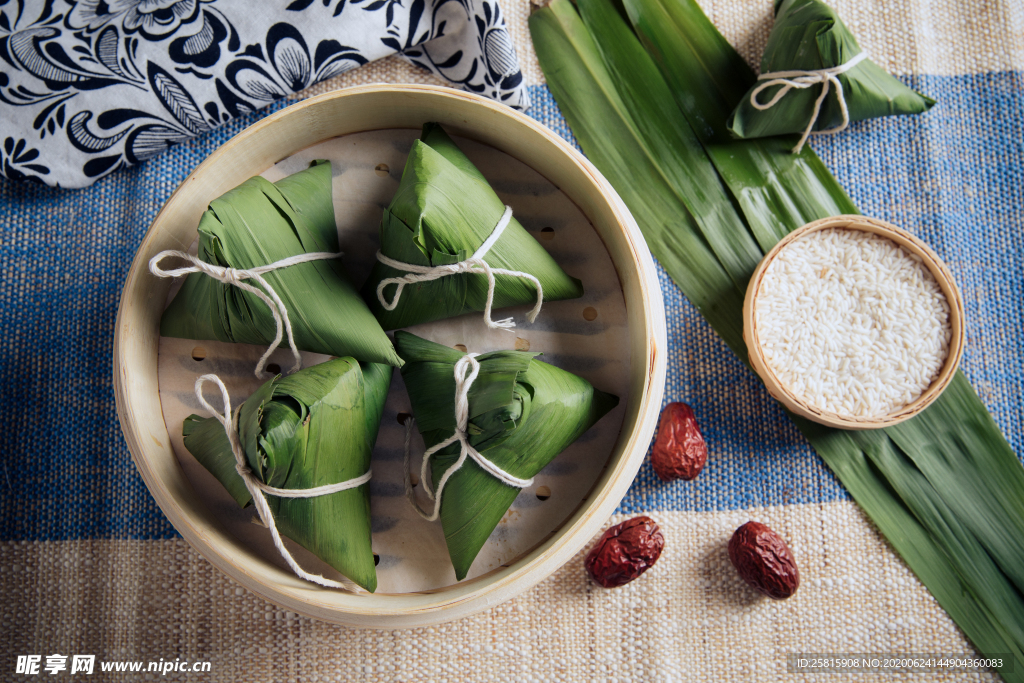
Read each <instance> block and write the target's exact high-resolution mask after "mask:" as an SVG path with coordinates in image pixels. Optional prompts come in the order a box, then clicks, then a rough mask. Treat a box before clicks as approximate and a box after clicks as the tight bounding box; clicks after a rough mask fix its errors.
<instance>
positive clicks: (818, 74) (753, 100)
mask: <svg viewBox="0 0 1024 683" xmlns="http://www.w3.org/2000/svg"><path fill="white" fill-rule="evenodd" d="M867 56H868V55H867V53H866V52H861V53H860V54H858V55H857V56H856V57H854V58H853V59H851V60H850V61H848V62H846V63H845V64H840V65H839V66H834V67H832V68H829V69H816V70H814V71H772V72H771V73H766V74H761V75H760V76H758V77H757V80H759V81H766V82H765V83H762V84H761V85H759V86H758V87H756V88H754V91H753V92H752V93H750V104H752V105H753V106H754V108H755V109H757V110H759V111H764V110H766V109H771V108H772V107H774V106H775V104H776V103H777V102H778V101H779V100H781V99H782V98H783V97H785V96H786V95H788V94H789V91H790V90H792V89H794V88H796V89H798V90H804V89H805V88H810V87H811V86H813V85H817V84H818V83H821V94H820V95H818V99H817V100H815V102H814V112H813V113H812V114H811V120H810V122H809V123H808V124H807V128H806V129H804V134H803V135H801V136H800V142H798V143H797V145H796V147H794V148H793V153H794V154H798V153H799V152H800V150H801V149H803V147H804V143H805V142H807V137H808V136H809V135H810V134H811V132H812V130H811V129H812V128H814V124H815V122H817V120H818V115H819V114H820V113H821V105H822V103H823V102H824V101H825V97H826V96H827V95H828V92H829V89H830V86H831V85H835V87H836V99H838V100H839V109H840V111H842V112H843V123H842V124H841V125H838V126H836V127H835V128H830V129H828V130H820V131H816V132H815V135H832V134H834V133H838V132H840V131H842V130H846V127H847V126H848V125H850V112H849V110H848V109H847V108H846V98H845V97H844V96H843V84H842V83H840V82H839V78H838V77H839V74H841V73H846V72H847V71H849V70H850V69H852V68H853V67H855V66H857V65H858V64H860V63H861V61H863V60H865V59H867ZM776 85H781V86H783V87H782V88H780V89H779V91H778V92H777V93H775V96H774V97H772V99H771V100H770V101H769V102H767V103H765V104H761V103H760V102H758V101H757V96H758V95H759V94H761V91H762V90H766V89H767V88H771V87H773V86H776Z"/></svg>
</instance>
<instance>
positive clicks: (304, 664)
mask: <svg viewBox="0 0 1024 683" xmlns="http://www.w3.org/2000/svg"><path fill="white" fill-rule="evenodd" d="M652 514H653V516H654V517H655V519H656V520H657V521H658V523H659V524H660V525H661V526H662V528H663V530H664V533H665V537H666V544H665V552H664V554H663V556H662V558H661V559H660V560H659V562H658V564H657V565H656V566H655V568H654V569H652V570H651V571H650V572H648V573H647V575H645V576H644V577H642V578H641V579H640V580H637V581H635V582H633V583H632V584H629V585H627V586H624V587H622V588H619V589H615V590H606V589H602V588H599V587H597V586H595V585H594V584H592V583H591V582H590V581H589V579H588V578H587V576H586V573H585V572H584V570H583V562H582V559H583V557H582V553H581V554H580V556H578V557H576V558H574V559H573V560H572V561H570V562H569V563H568V564H567V565H566V566H565V567H563V568H562V569H561V570H559V571H558V572H556V573H555V574H554V575H553V576H551V577H550V578H549V579H547V580H546V581H544V582H542V583H541V584H540V585H538V586H537V587H536V588H534V589H533V590H531V591H529V592H527V593H526V594H524V595H522V596H521V597H519V598H517V599H514V600H511V601H509V602H507V603H505V604H503V605H501V606H499V607H496V608H494V609H491V610H490V611H487V612H484V613H482V614H479V615H476V616H472V617H469V618H466V619H463V620H461V621H458V622H455V623H452V624H448V625H443V626H436V627H433V628H422V629H409V630H393V631H391V630H388V631H380V630H353V629H347V628H344V627H341V626H334V625H331V624H326V623H323V622H320V621H315V620H313V619H308V618H305V617H300V616H297V615H296V614H294V613H291V612H286V611H284V610H280V609H278V608H276V607H275V606H273V605H271V604H270V603H267V602H265V601H264V600H262V599H261V598H258V597H256V596H254V595H253V594H251V593H249V592H248V591H246V590H244V589H242V588H241V587H239V586H238V585H237V584H236V583H235V582H233V581H232V580H230V579H228V578H226V577H225V576H224V575H223V574H221V573H220V572H219V571H218V570H217V569H215V568H214V567H213V566H212V565H210V564H209V563H208V562H207V561H206V560H204V559H203V558H202V557H200V556H199V555H198V554H197V553H196V552H195V551H193V550H192V549H191V548H190V547H189V546H188V545H187V544H186V543H185V542H184V541H180V540H179V541H73V542H65V543H42V542H33V543H21V544H5V545H2V546H0V566H3V567H4V568H5V571H4V573H3V580H2V583H3V586H2V588H3V592H4V596H5V598H4V607H3V615H2V619H3V624H4V628H5V630H6V629H8V628H10V627H12V626H14V627H15V628H14V630H13V631H12V632H11V633H10V634H9V636H8V637H9V638H12V639H13V643H14V647H13V651H14V652H17V653H39V654H42V655H44V656H45V655H47V654H50V653H53V652H58V653H64V654H72V653H93V654H97V655H98V656H99V657H98V658H100V659H102V658H105V659H107V660H130V661H134V660H138V661H143V662H146V663H148V662H149V661H157V660H159V659H160V658H164V659H173V658H175V657H182V658H185V659H188V660H190V661H194V660H203V661H209V662H210V664H211V667H210V668H211V670H210V673H209V674H203V675H199V674H194V675H191V676H183V675H181V674H178V678H179V679H186V678H187V679H189V680H213V681H239V682H241V681H253V682H258V681H271V680H273V681H288V680H301V681H318V680H320V681H336V680H359V681H467V682H469V681H472V682H476V681H481V682H482V681H598V680H601V681H678V680H686V681H691V680H692V681H740V680H758V681H775V680H792V679H793V675H792V674H786V655H787V654H788V653H797V652H876V653H886V652H891V653H908V652H939V653H950V654H952V653H964V652H970V651H971V648H970V646H969V645H968V644H967V643H966V641H965V640H964V638H963V636H962V635H961V634H960V632H959V630H958V629H957V628H956V626H955V625H954V624H953V623H952V622H951V621H950V619H949V618H948V617H947V616H946V615H945V613H944V612H943V611H942V609H941V608H940V607H939V606H938V605H937V604H936V603H935V601H934V600H933V599H932V597H931V595H930V594H929V593H928V592H927V591H926V590H925V589H924V588H923V587H922V586H921V585H920V584H919V583H918V582H917V579H915V578H914V576H913V575H912V574H911V573H910V571H909V570H907V569H906V567H905V566H904V565H903V563H902V562H901V561H900V560H899V559H898V558H897V557H895V556H894V555H893V553H892V552H891V551H890V550H889V549H888V547H887V546H886V545H885V542H884V541H883V540H882V539H881V538H880V537H879V535H878V533H877V532H876V531H875V530H874V529H873V528H872V527H871V526H870V525H869V524H868V523H867V522H866V521H865V520H864V517H863V515H862V514H861V513H860V511H859V509H858V508H857V507H856V506H855V505H854V504H853V503H845V502H843V503H830V504H823V505H805V506H804V505H794V506H787V507H783V508H775V509H754V510H749V511H736V512H721V513H694V512H663V513H652ZM752 518H753V519H757V520H760V521H762V522H765V523H767V524H769V525H770V526H772V527H773V528H774V529H776V530H778V531H779V532H780V533H782V534H783V535H785V536H786V537H787V538H788V539H789V540H790V541H791V542H792V544H793V551H794V553H795V555H796V557H797V558H798V560H799V563H800V569H801V572H802V574H803V576H804V581H803V585H802V586H801V587H800V589H799V591H798V592H797V594H796V595H795V596H794V597H793V598H791V599H789V600H786V601H783V602H775V601H772V600H769V599H768V598H763V597H760V596H759V595H758V594H757V593H755V592H754V591H753V590H751V589H750V588H748V587H747V586H746V585H745V584H743V583H742V581H741V580H740V579H739V578H738V576H737V575H736V573H735V571H733V569H732V567H731V566H730V565H729V559H728V556H727V554H726V552H725V547H726V543H727V542H728V539H729V536H730V535H731V534H732V531H733V530H734V529H735V528H736V527H738V526H739V525H740V524H742V523H743V522H745V521H747V520H748V519H752ZM620 520H621V518H616V519H614V520H611V521H612V522H617V521H620ZM22 626H25V627H28V628H27V629H26V630H22V629H21V628H20V627H22ZM169 676H170V680H174V679H175V678H174V674H173V673H172V674H169ZM112 679H116V680H142V677H141V676H139V675H132V674H122V675H113V676H112ZM864 679H865V676H863V675H854V676H846V675H842V674H829V675H828V676H827V680H828V681H836V682H837V683H838V682H839V681H847V680H864ZM904 679H907V680H928V681H964V680H997V679H996V678H995V677H994V676H991V675H987V674H986V675H975V674H964V673H957V674H949V675H941V674H927V675H926V676H924V677H921V676H917V677H913V676H909V675H898V674H894V675H891V676H883V677H879V676H874V677H871V680H904Z"/></svg>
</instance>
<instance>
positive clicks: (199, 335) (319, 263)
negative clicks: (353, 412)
mask: <svg viewBox="0 0 1024 683" xmlns="http://www.w3.org/2000/svg"><path fill="white" fill-rule="evenodd" d="M337 251H338V233H337V226H336V224H335V222H334V203H333V200H332V198H331V164H330V162H328V161H323V160H318V161H314V162H313V163H312V164H311V165H310V167H309V168H307V169H305V170H303V171H300V172H298V173H295V174H293V175H290V176H288V177H286V178H283V179H281V180H279V181H277V182H276V183H271V182H269V181H267V180H265V179H264V178H261V177H259V176H256V177H254V178H250V179H249V180H247V181H245V182H244V183H242V184H241V185H239V186H238V187H236V188H235V189H233V190H230V191H229V192H226V193H225V194H223V195H221V196H220V197H219V198H217V199H215V200H214V201H212V202H211V203H210V207H209V209H208V210H207V211H206V213H204V214H203V216H202V218H201V219H200V221H199V254H198V259H199V260H200V261H202V262H204V263H208V264H212V265H214V266H217V267H221V268H230V269H232V270H234V271H235V272H236V273H242V274H243V275H245V274H247V273H251V272H253V271H257V272H259V274H260V275H261V278H262V281H263V282H265V283H267V284H268V285H270V287H271V288H272V291H269V292H267V291H266V288H265V287H264V288H263V289H262V290H261V291H264V292H266V294H269V295H270V298H271V299H279V301H280V303H281V305H282V306H281V307H282V308H283V309H284V311H285V315H286V316H287V319H288V320H289V321H290V326H291V328H292V333H293V334H294V339H295V343H296V346H297V347H298V348H299V349H300V350H303V351H313V352H316V353H324V354H328V355H333V356H352V357H354V358H356V359H357V360H360V361H364V362H368V363H386V364H388V365H393V366H399V365H401V360H400V359H399V358H398V356H397V355H396V354H395V350H394V347H392V345H391V342H390V341H389V340H388V337H387V335H386V334H385V333H384V330H382V329H381V327H380V324H378V323H377V321H376V319H375V318H374V317H373V314H372V313H370V310H369V309H368V308H367V306H366V303H365V302H364V301H363V300H362V298H361V297H360V296H359V293H358V292H357V291H356V289H355V287H354V286H353V285H352V283H351V282H350V281H349V279H348V275H347V274H346V272H345V270H344V268H343V267H342V265H341V262H340V261H339V260H338V259H337V258H319V259H318V260H310V261H305V262H301V263H294V264H292V265H284V266H275V267H274V268H273V269H268V268H267V266H270V265H271V264H277V263H278V262H279V261H284V260H286V259H288V260H294V259H293V257H297V256H302V255H304V254H307V253H310V252H324V253H325V254H324V255H325V256H326V255H328V254H327V252H329V253H334V252H337ZM286 262H287V261H286ZM261 271H262V272H261ZM251 286H252V285H248V286H247V287H242V286H240V285H238V283H237V282H226V281H224V280H223V279H218V278H216V277H210V274H209V273H207V272H193V273H192V274H190V275H189V276H188V277H187V278H186V279H185V282H184V284H183V285H182V287H181V290H180V291H179V292H178V293H177V295H175V297H174V300H173V301H171V303H170V305H169V306H168V307H167V310H166V311H164V314H163V318H162V319H161V321H160V334H162V335H164V336H167V337H182V338H185V339H216V340H218V341H226V342H240V343H246V344H260V345H266V344H269V343H271V342H272V341H273V339H274V336H273V331H274V330H275V328H277V329H279V328H280V326H279V325H278V324H276V323H275V320H274V318H275V314H276V312H275V310H274V309H273V307H271V306H269V305H268V304H267V302H266V297H261V296H259V295H258V294H257V293H255V292H252V291H246V290H247V289H248V287H251ZM261 299H263V300H262V301H261ZM278 341H280V340H278ZM261 365H262V364H261Z"/></svg>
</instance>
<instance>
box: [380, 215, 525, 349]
mask: <svg viewBox="0 0 1024 683" xmlns="http://www.w3.org/2000/svg"><path fill="white" fill-rule="evenodd" d="M511 220H512V207H510V206H506V207H505V212H504V213H503V214H501V219H500V220H499V221H498V224H497V225H496V226H494V230H493V231H492V232H491V234H490V236H489V237H488V238H487V241H485V242H484V243H483V244H481V245H480V248H479V249H477V250H476V251H475V252H473V255H472V256H471V257H469V258H468V259H466V260H465V261H459V262H458V263H450V264H447V265H442V266H418V265H415V264H412V263H404V262H402V261H396V260H395V259H392V258H389V257H387V256H385V255H384V254H382V253H381V252H380V251H378V252H377V260H378V261H380V262H381V263H383V264H384V265H386V266H390V267H391V268H394V269H395V270H403V271H405V272H406V273H409V274H408V275H403V276H401V277H389V278H385V279H384V280H381V282H380V284H379V285H377V300H378V301H380V305H381V306H383V307H384V310H386V311H393V310H395V307H396V306H398V300H399V298H401V296H402V290H403V289H405V286H406V285H411V284H415V283H417V282H430V281H431V280H437V279H440V278H442V277H447V276H449V275H457V274H459V273H478V274H482V275H486V276H487V303H486V304H485V306H484V322H485V323H487V327H489V328H491V329H492V330H495V329H503V330H509V329H510V328H512V327H515V326H516V324H515V322H513V320H512V318H505V319H503V320H499V321H497V322H495V321H493V320H491V305H492V304H493V303H494V276H495V275H511V276H513V277H521V278H524V279H526V280H529V281H530V282H532V283H533V285H534V287H536V288H537V303H536V305H535V306H534V307H533V310H531V311H530V312H529V314H528V315H527V316H526V319H527V320H528V321H530V322H531V323H532V322H533V321H534V320H536V319H537V314H538V313H540V309H541V305H542V304H543V303H544V289H543V288H542V287H541V284H540V280H538V279H537V278H535V277H534V276H533V275H530V274H529V273H524V272H522V271H519V270H506V269H504V268H491V267H490V266H489V265H488V264H487V261H485V260H484V256H485V255H486V254H487V252H488V251H489V250H490V248H491V247H492V246H494V243H495V242H497V241H498V238H499V237H501V233H502V232H504V230H505V227H506V226H507V225H508V224H509V221H511ZM388 285H396V289H395V295H394V297H392V299H391V301H390V302H389V301H387V300H386V299H385V298H384V288H385V287H387V286H388Z"/></svg>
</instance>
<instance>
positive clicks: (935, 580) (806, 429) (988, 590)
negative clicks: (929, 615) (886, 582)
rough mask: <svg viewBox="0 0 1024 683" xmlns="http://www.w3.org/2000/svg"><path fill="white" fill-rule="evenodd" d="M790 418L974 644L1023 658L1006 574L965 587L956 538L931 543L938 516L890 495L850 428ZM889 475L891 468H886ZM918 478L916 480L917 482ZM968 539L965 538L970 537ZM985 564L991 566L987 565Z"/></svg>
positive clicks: (1015, 674)
mask: <svg viewBox="0 0 1024 683" xmlns="http://www.w3.org/2000/svg"><path fill="white" fill-rule="evenodd" d="M794 421H795V422H796V424H797V426H798V427H800V431H801V432H803V434H804V436H806V437H807V439H808V441H810V442H811V444H812V445H813V446H814V448H815V450H817V451H818V453H831V454H832V455H833V458H832V460H831V462H830V467H831V469H832V471H834V472H835V473H836V476H837V477H839V479H840V481H842V482H843V485H844V486H845V487H846V488H847V490H848V491H849V492H850V493H851V494H852V495H853V497H854V499H855V500H856V501H857V503H858V504H859V505H860V506H861V508H862V509H863V510H864V512H865V514H867V516H868V517H869V518H870V519H871V521H872V522H874V524H875V526H877V527H878V529H879V531H881V532H882V534H883V535H884V536H885V538H886V539H887V540H888V541H889V543H890V544H891V545H892V546H893V547H894V548H895V549H896V550H897V551H898V552H899V553H900V555H901V556H902V557H903V559H904V561H905V562H906V563H907V565H908V566H909V567H910V568H911V569H912V570H913V572H914V573H915V574H916V575H917V577H918V578H919V579H920V580H921V583H923V584H924V585H925V586H927V587H928V590H930V591H931V593H932V595H934V596H935V598H936V600H938V602H939V604H940V605H942V607H943V609H945V610H946V611H947V612H948V613H949V616H950V617H952V618H953V621H955V622H956V623H957V624H958V625H959V626H960V628H961V629H963V631H964V633H966V634H967V635H968V637H969V638H970V639H971V640H972V641H973V642H974V644H975V646H977V648H978V649H979V650H980V651H981V652H984V653H991V654H995V653H1006V654H1010V655H1012V656H1013V657H1014V658H1015V661H1016V662H1018V663H1019V662H1024V652H1022V650H1021V645H1020V640H1019V638H1017V637H1015V636H1014V635H1013V631H1015V630H1016V631H1017V632H1018V633H1019V620H1017V619H1015V618H1014V616H1013V614H1012V613H1011V614H1010V615H1007V614H1006V608H1010V609H1012V606H1013V605H1014V604H1018V603H1019V602H1020V598H1019V595H1018V596H1014V591H1013V590H1012V586H1011V587H1009V588H1007V587H1006V577H1005V576H1002V575H1001V574H998V573H997V572H991V574H988V573H987V574H985V575H981V574H979V573H977V572H974V573H973V577H972V578H976V579H981V582H980V584H978V583H976V584H975V585H974V586H969V585H968V583H967V581H966V580H965V579H967V578H969V577H968V576H967V575H965V574H963V573H962V572H960V571H958V567H957V565H956V564H955V563H954V562H951V561H950V557H949V552H950V550H951V549H952V550H956V549H957V545H956V543H955V542H954V543H953V545H952V546H951V548H942V547H940V545H939V544H938V543H936V538H935V536H934V535H933V533H932V531H933V529H934V528H938V526H940V525H941V524H942V520H941V519H940V518H939V517H938V515H937V514H936V512H935V511H934V510H933V511H932V512H931V514H930V515H928V516H929V517H930V518H931V519H932V521H933V523H934V525H935V526H933V529H928V528H926V527H925V526H924V525H923V524H922V523H921V521H920V520H919V518H918V517H916V516H915V515H914V514H913V513H912V512H911V511H910V509H909V508H908V507H907V505H905V504H904V502H903V500H904V499H903V498H901V497H900V495H894V492H893V491H892V489H891V485H890V480H889V479H887V478H886V477H885V476H883V475H882V474H881V473H880V472H879V470H878V469H876V468H875V467H874V466H872V464H871V461H870V459H869V457H868V455H867V454H866V453H865V452H864V451H863V450H862V449H861V447H860V444H858V443H857V442H856V441H855V440H854V439H853V438H851V433H850V432H843V431H840V430H837V429H829V428H827V427H824V426H822V425H819V424H815V423H813V422H809V421H807V420H803V419H800V418H794ZM871 440H873V441H876V449H875V450H876V452H877V451H881V449H883V448H885V446H886V440H885V439H884V438H877V440H875V439H871ZM889 455H890V457H892V458H894V459H895V458H898V457H899V455H898V454H896V453H894V452H892V451H891V450H890V451H889ZM889 474H890V475H891V474H893V473H892V472H891V471H890V472H889ZM919 476H920V474H919V473H918V474H917V475H914V479H913V480H911V481H910V482H907V483H906V485H905V486H903V487H902V488H903V489H904V491H903V493H904V494H908V495H909V493H910V490H909V487H910V485H911V483H912V482H913V481H916V480H917V478H918V477H919ZM917 483H918V485H919V486H920V485H921V484H920V482H919V481H917ZM932 502H933V499H931V498H927V497H922V498H920V499H918V504H919V505H923V506H927V505H929V504H930V503H932ZM967 542H968V543H970V541H969V540H968V541H967ZM961 550H962V548H961ZM973 550H974V552H975V554H976V556H977V560H978V561H980V562H981V563H982V564H983V565H984V564H985V560H986V556H984V554H983V553H980V552H978V549H977V547H976V546H975V547H974V548H973ZM960 554H961V557H962V558H963V556H964V555H967V553H964V552H961V553H960ZM968 557H969V555H968ZM967 566H970V564H968V565H967ZM986 568H987V569H989V570H991V566H990V565H989V566H987V567H986ZM990 577H991V578H993V580H994V585H992V586H990V585H989V584H987V583H985V581H986V580H987V579H989V578H990ZM982 596H984V597H990V598H994V599H995V600H996V605H1000V604H1001V603H1000V602H999V599H1000V598H1001V597H1002V598H1007V600H1006V602H1005V603H1002V608H999V607H997V608H996V610H995V611H994V610H993V609H991V608H990V607H989V605H988V604H987V602H986V600H984V599H982ZM1001 617H1002V618H1006V619H1007V622H1008V623H1009V624H1010V626H1009V628H1007V627H1006V626H1004V625H1003V621H1002V620H1001ZM1009 668H1010V666H1004V667H1003V668H1002V670H1001V671H1000V673H1001V674H1002V675H1003V678H1005V679H1006V680H1007V681H1020V680H1022V676H1021V672H1020V670H1019V667H1014V668H1015V669H1016V670H1015V671H1008V670H1007V669H1009Z"/></svg>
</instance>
